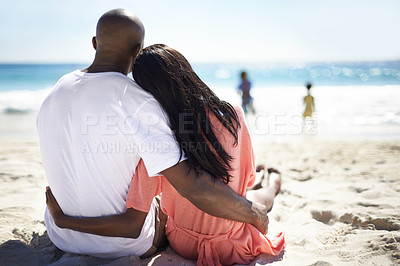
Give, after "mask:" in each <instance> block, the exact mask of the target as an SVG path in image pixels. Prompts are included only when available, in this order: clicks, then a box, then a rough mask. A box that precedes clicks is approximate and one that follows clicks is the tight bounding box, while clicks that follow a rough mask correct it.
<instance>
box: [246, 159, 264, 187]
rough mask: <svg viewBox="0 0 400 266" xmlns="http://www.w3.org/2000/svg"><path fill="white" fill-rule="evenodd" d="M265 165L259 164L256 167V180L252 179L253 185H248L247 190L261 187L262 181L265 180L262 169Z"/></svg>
mask: <svg viewBox="0 0 400 266" xmlns="http://www.w3.org/2000/svg"><path fill="white" fill-rule="evenodd" d="M264 169H265V166H264V165H263V164H259V165H257V167H256V180H255V181H254V185H253V186H251V187H248V188H247V190H257V189H260V188H262V183H263V182H265V181H264V179H265V175H266V171H265V170H264Z"/></svg>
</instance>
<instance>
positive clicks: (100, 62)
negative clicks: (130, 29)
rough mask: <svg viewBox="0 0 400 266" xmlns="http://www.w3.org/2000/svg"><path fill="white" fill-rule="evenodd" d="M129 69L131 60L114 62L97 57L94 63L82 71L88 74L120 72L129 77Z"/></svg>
mask: <svg viewBox="0 0 400 266" xmlns="http://www.w3.org/2000/svg"><path fill="white" fill-rule="evenodd" d="M129 68H130V62H129V60H121V59H116V60H113V59H109V58H102V57H99V56H97V55H96V58H95V59H94V61H93V63H92V64H91V65H90V66H89V67H88V68H86V69H84V70H82V71H83V72H87V73H101V72H119V73H122V74H124V75H125V76H127V75H128V73H129Z"/></svg>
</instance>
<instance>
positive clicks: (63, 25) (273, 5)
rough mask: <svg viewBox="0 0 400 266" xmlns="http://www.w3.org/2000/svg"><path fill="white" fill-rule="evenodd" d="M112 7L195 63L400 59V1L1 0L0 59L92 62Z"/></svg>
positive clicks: (150, 40) (153, 38) (148, 41)
mask: <svg viewBox="0 0 400 266" xmlns="http://www.w3.org/2000/svg"><path fill="white" fill-rule="evenodd" d="M114 8H126V9H129V10H131V11H132V12H134V13H135V14H136V15H138V16H139V17H140V19H141V20H142V22H143V24H144V26H145V28H146V38H145V46H147V45H150V44H154V43H165V44H167V45H169V46H171V47H173V48H175V49H177V50H178V51H180V52H181V53H182V54H183V55H184V56H185V57H187V58H188V59H189V61H191V62H194V63H198V62H224V63H225V62H237V63H239V62H288V61H296V62H297V61H375V60H400V34H399V26H400V1H398V0H335V1H332V0H280V1H278V0H276V1H273V0H269V1H267V0H259V1H255V0H247V1H236V0H230V1H229V0H218V1H216V0H212V1H209V0H203V1H192V0H186V1H185V0H169V1H154V0H146V1H136V0H129V1H121V0H115V1H104V0H93V1H76V0H69V1H65V0H64V1H60V0H40V1H33V0H31V1H30V0H25V1H20V0H2V1H1V2H0V63H90V62H91V60H92V59H93V56H94V50H93V48H92V45H91V38H92V36H94V35H95V27H96V23H97V20H98V18H99V17H100V16H101V15H102V14H103V13H105V12H106V11H108V10H110V9H114Z"/></svg>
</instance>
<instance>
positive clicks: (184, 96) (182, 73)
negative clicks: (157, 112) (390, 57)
mask: <svg viewBox="0 0 400 266" xmlns="http://www.w3.org/2000/svg"><path fill="white" fill-rule="evenodd" d="M132 73H133V78H134V79H135V81H136V82H137V84H138V85H139V86H141V87H142V88H143V89H144V90H146V91H148V92H150V93H151V94H152V95H153V96H154V98H155V99H156V100H157V101H158V102H159V103H160V104H161V106H162V107H163V108H164V111H165V113H166V114H167V116H168V118H169V122H170V127H171V129H172V131H173V132H174V134H175V138H176V140H177V141H178V143H179V145H180V148H181V156H182V151H183V152H184V153H185V155H186V157H187V158H188V162H189V165H190V166H191V167H193V168H194V169H195V170H196V171H197V172H198V173H199V172H200V171H202V170H205V171H207V172H208V173H209V174H210V175H211V176H212V177H214V178H215V179H219V180H221V181H223V182H225V183H228V182H229V181H230V178H231V175H230V174H229V171H230V170H232V169H231V167H230V161H231V160H232V157H231V156H230V155H229V154H228V153H227V152H226V151H225V150H224V149H223V148H222V146H221V143H220V142H219V141H218V139H217V138H216V136H215V134H214V132H213V130H212V128H213V125H211V124H210V121H209V118H208V114H209V113H212V114H213V115H214V116H215V117H216V118H217V119H218V120H219V121H220V122H221V123H222V125H223V126H224V127H225V128H226V129H227V130H228V131H229V132H230V134H232V136H234V138H235V145H237V141H238V133H237V130H238V128H239V127H240V123H239V119H238V116H237V113H236V111H235V110H234V109H233V107H232V106H231V105H230V104H229V103H227V102H225V101H221V100H220V99H219V98H218V97H217V96H216V95H215V94H214V92H213V91H211V89H210V88H209V87H208V86H207V85H206V84H205V83H204V82H203V81H202V80H201V79H200V78H199V77H198V76H197V75H196V73H195V72H194V71H193V69H192V67H191V66H190V64H189V62H188V61H187V60H186V58H185V57H184V56H183V55H182V54H180V53H179V52H178V51H176V50H174V49H172V48H170V47H168V46H166V45H164V44H155V45H151V46H149V47H147V48H144V49H143V50H142V51H141V52H140V53H139V55H138V56H137V57H136V59H135V62H134V64H133V71H132Z"/></svg>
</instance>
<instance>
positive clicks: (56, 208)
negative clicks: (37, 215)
mask: <svg viewBox="0 0 400 266" xmlns="http://www.w3.org/2000/svg"><path fill="white" fill-rule="evenodd" d="M46 204H47V208H48V209H49V212H50V214H51V216H52V217H53V220H54V223H55V224H56V225H57V226H59V227H60V225H59V221H60V219H62V218H63V217H64V216H65V215H64V212H63V211H62V210H61V207H60V205H58V202H57V200H56V198H54V195H53V193H52V192H51V189H50V188H49V187H46Z"/></svg>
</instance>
